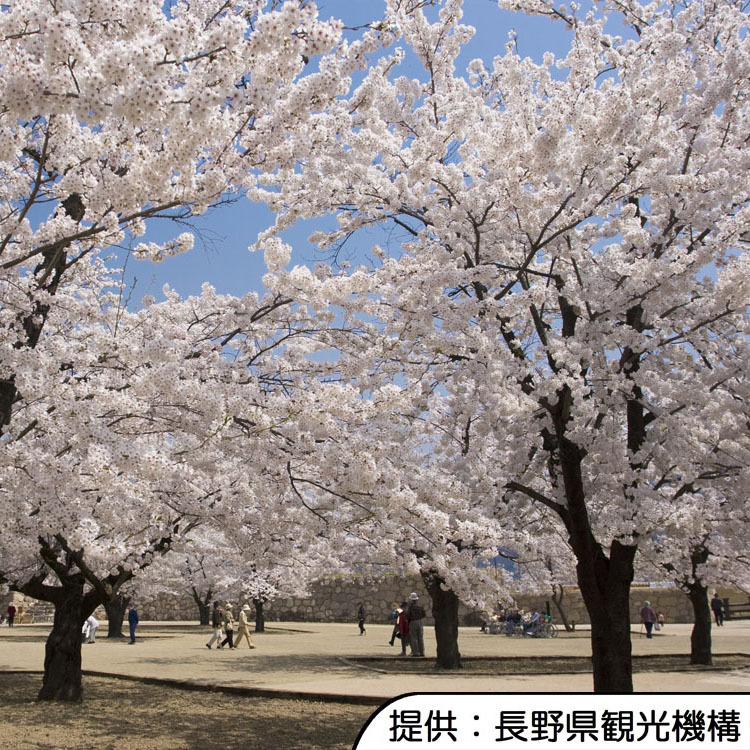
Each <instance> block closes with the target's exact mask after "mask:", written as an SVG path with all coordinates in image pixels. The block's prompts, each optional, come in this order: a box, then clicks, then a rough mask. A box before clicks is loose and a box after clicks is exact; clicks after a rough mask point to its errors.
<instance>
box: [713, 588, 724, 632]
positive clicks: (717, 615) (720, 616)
mask: <svg viewBox="0 0 750 750" xmlns="http://www.w3.org/2000/svg"><path fill="white" fill-rule="evenodd" d="M711 611H712V612H713V613H714V619H715V620H716V624H717V625H718V626H719V627H721V626H722V625H723V624H724V604H723V603H722V601H721V598H720V597H719V592H718V591H716V592H714V598H713V599H711Z"/></svg>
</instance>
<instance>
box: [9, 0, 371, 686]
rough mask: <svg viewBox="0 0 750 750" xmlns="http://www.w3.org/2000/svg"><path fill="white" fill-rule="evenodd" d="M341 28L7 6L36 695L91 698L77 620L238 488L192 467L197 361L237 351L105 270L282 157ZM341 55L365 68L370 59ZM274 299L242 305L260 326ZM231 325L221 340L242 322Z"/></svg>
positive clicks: (159, 254) (15, 492) (21, 493)
mask: <svg viewBox="0 0 750 750" xmlns="http://www.w3.org/2000/svg"><path fill="white" fill-rule="evenodd" d="M339 32H340V25H339V24H338V23H336V22H321V21H319V20H318V19H317V10H316V8H315V6H314V5H313V4H306V3H301V4H298V3H293V2H288V3H285V4H284V5H283V6H280V7H277V4H276V3H266V2H262V1H260V0H247V1H244V2H243V1H241V2H237V3H232V4H229V3H224V2H219V1H218V0H199V1H198V2H190V3H187V2H175V3H169V4H164V3H161V2H158V1H157V0H115V1H114V2H108V3H102V2H100V1H99V0H62V2H57V3H54V4H52V5H50V4H49V3H46V2H43V0H32V1H30V2H12V3H8V4H6V5H4V6H3V8H2V11H0V60H1V61H2V65H0V70H1V71H2V72H1V73H0V89H1V90H2V102H3V104H2V108H0V131H1V132H2V138H1V139H0V140H1V141H2V144H3V145H2V147H0V186H1V191H2V195H1V197H0V331H2V336H0V342H1V346H2V367H1V369H0V426H1V427H2V432H3V434H2V454H3V455H2V458H0V462H2V466H3V488H2V489H3V492H4V493H5V496H6V497H7V498H12V501H10V500H9V502H7V503H5V504H4V507H3V513H4V516H5V518H6V519H8V520H9V521H10V523H9V524H7V526H6V527H5V528H4V529H3V543H2V545H1V547H2V548H1V550H0V560H1V561H2V562H1V564H0V579H2V580H4V581H6V582H7V583H9V584H10V585H11V586H12V587H14V588H17V589H18V590H21V591H25V592H26V593H28V594H30V595H32V596H36V597H39V598H43V599H46V600H48V601H53V602H55V604H56V614H55V625H54V627H53V633H52V635H51V636H50V640H49V641H48V644H47V658H46V661H45V679H44V686H43V688H42V691H41V693H40V697H41V698H60V699H78V698H79V697H80V695H81V688H80V644H78V643H77V641H78V640H80V639H79V638H78V633H77V632H76V629H78V630H80V623H78V624H76V623H77V621H82V618H83V619H85V617H86V615H87V614H88V613H89V612H90V611H92V610H93V608H94V607H95V606H96V605H97V604H98V603H100V602H102V601H105V602H106V601H109V599H110V598H111V597H114V596H116V595H117V591H118V590H119V589H120V587H121V586H122V585H124V584H125V582H126V581H127V580H128V579H129V578H130V577H131V576H133V575H134V574H135V573H137V572H138V571H139V570H140V569H141V568H143V567H146V566H147V565H148V564H150V563H151V562H152V560H153V559H154V557H155V556H158V555H159V554H161V553H163V552H165V551H166V550H167V549H168V548H169V547H170V546H171V544H172V543H173V541H174V540H175V539H176V538H179V536H180V535H181V534H184V533H185V532H186V531H187V530H188V529H189V528H190V527H191V526H192V525H193V524H194V523H195V522H196V519H197V518H198V517H199V516H200V514H201V513H202V512H204V511H205V505H206V504H207V503H208V504H210V503H212V502H219V501H220V500H221V499H222V498H226V497H228V496H229V495H230V494H231V492H232V490H231V487H232V482H235V481H238V479H237V477H234V476H233V474H232V471H231V469H227V472H226V474H224V475H222V474H221V473H220V472H219V471H217V469H218V468H219V467H221V466H222V457H221V455H220V454H216V455H214V456H213V459H214V462H213V466H209V465H208V464H206V463H205V460H210V459H209V457H211V456H212V453H211V450H209V449H207V450H206V451H205V454H204V455H203V456H198V461H197V462H196V463H195V464H191V465H190V466H188V463H189V462H188V460H187V456H188V454H191V452H192V456H196V455H198V453H197V445H198V444H201V443H203V442H205V441H207V440H208V439H209V437H210V433H206V432H201V431H202V430H204V429H205V428H209V427H210V426H211V425H212V422H211V417H210V415H206V414H205V413H201V414H200V416H198V412H199V410H198V409H196V408H195V407H194V406H193V404H195V403H199V404H205V403H209V402H210V400H211V399H210V398H209V396H208V395H207V394H205V393H204V394H203V395H202V396H201V395H200V391H201V386H204V388H207V387H208V386H207V384H208V383H209V382H210V381H211V377H209V376H208V375H207V376H206V378H205V380H204V381H200V380H199V378H200V371H201V370H203V368H204V367H206V368H209V363H211V362H214V361H215V360H218V359H220V355H219V354H218V353H217V352H218V351H220V350H221V346H222V343H221V342H222V340H223V339H219V340H217V341H213V342H212V343H211V344H210V345H208V348H207V351H206V352H201V351H200V348H201V345H200V344H199V343H198V339H200V336H201V335H204V336H205V335H208V336H209V338H210V334H207V332H206V330H205V326H204V325H203V324H204V322H205V321H202V320H200V319H198V320H194V319H192V318H185V319H182V320H179V321H178V319H179V317H180V315H184V314H188V310H187V308H185V307H184V306H183V307H182V308H180V309H179V311H177V308H178V307H179V306H177V307H175V312H174V315H175V317H174V318H172V317H170V315H169V314H166V313H163V308H159V309H158V310H157V309H155V308H151V309H150V310H148V311H143V312H142V313H141V314H140V319H139V318H138V317H136V318H132V317H129V316H128V315H126V314H125V313H124V311H123V310H122V301H123V293H122V291H120V292H119V294H118V295H116V298H115V299H113V298H112V297H111V296H106V295H105V297H104V298H102V296H101V294H100V292H101V291H102V288H103V285H104V286H106V284H108V283H109V282H103V281H102V273H104V272H105V261H104V260H102V259H103V258H105V257H106V252H107V250H108V249H109V248H116V247H119V246H121V245H123V244H126V245H128V246H129V247H130V248H131V250H132V253H133V254H134V256H135V257H136V258H144V259H149V260H153V261H159V260H162V259H164V258H165V257H167V256H169V255H172V254H175V253H179V252H184V251H186V250H188V249H190V247H191V246H192V244H193V238H192V235H191V234H190V233H187V232H186V233H182V234H180V235H179V236H176V237H173V238H172V239H170V240H168V241H167V242H165V243H161V244H159V243H154V242H140V243H138V240H137V238H138V237H140V236H142V235H143V234H144V232H145V231H146V228H147V226H148V224H149V223H150V221H151V220H152V219H157V218H162V219H163V218H166V219H171V220H178V221H180V222H184V221H189V220H190V219H191V218H192V217H195V216H198V215H200V214H202V213H203V212H204V211H205V210H206V209H207V207H209V206H211V205H212V204H214V203H216V202H219V201H221V200H224V199H225V197H226V196H227V195H231V194H232V191H237V190H241V189H246V188H247V187H248V186H249V185H252V184H253V175H254V174H256V173H257V171H258V170H271V171H272V170H274V169H275V168H276V167H277V165H278V164H279V161H280V160H281V161H282V162H283V163H287V162H288V160H289V159H290V153H289V152H288V151H287V145H288V144H287V143H286V141H285V133H286V129H287V128H292V127H298V126H300V125H301V123H303V122H304V121H305V120H306V119H307V118H308V117H309V116H310V115H311V114H312V113H314V112H315V110H316V108H318V107H320V105H321V103H323V102H326V101H327V100H328V99H330V98H331V97H332V96H334V95H335V94H336V92H337V91H338V90H339V89H340V87H341V85H342V82H341V80H339V79H337V78H336V77H334V76H331V75H330V74H329V73H328V72H326V70H325V66H324V65H322V64H316V65H313V66H311V67H310V68H309V69H306V66H307V65H308V64H309V63H310V61H311V60H312V59H315V60H318V61H319V57H318V56H319V55H320V54H321V53H326V52H327V51H328V50H330V49H332V48H333V47H334V46H335V45H336V44H337V42H338V39H339ZM341 54H342V59H344V58H346V59H349V60H350V64H351V65H352V66H353V67H356V64H357V62H356V60H357V57H358V55H359V54H360V53H359V52H358V51H357V49H352V48H351V47H347V49H346V50H343V51H342V52H341ZM347 55H348V57H347ZM209 296H210V295H209ZM205 301H206V302H207V304H209V305H210V304H212V302H210V301H208V299H207V298H206V299H205ZM173 302H175V299H174V296H172V298H170V303H173ZM278 304H279V300H270V302H269V305H268V306H267V307H266V306H264V305H265V303H264V304H261V305H260V306H257V305H256V306H255V307H253V303H252V301H248V300H240V301H238V302H237V305H239V308H242V306H243V305H247V306H248V310H249V312H248V313H247V316H248V320H249V319H250V318H252V316H253V315H255V316H257V319H261V318H263V317H264V316H265V315H266V314H267V313H273V312H274V311H275V310H276V309H277V307H278ZM188 307H189V305H188ZM239 308H234V309H232V310H231V311H230V312H229V315H230V316H231V315H235V314H236V315H238V316H239V317H242V316H243V312H242V310H240V309H239ZM251 308H252V309H251ZM193 312H194V310H193ZM205 312H206V313H208V311H205ZM157 318H159V320H158V322H155V320H156V319H157ZM147 319H149V325H153V326H154V330H153V331H152V332H151V333H149V334H148V335H147V334H146V333H145V327H146V320H147ZM222 319H223V318H222ZM249 322H252V321H249ZM159 326H161V328H160V327H159ZM196 326H197V328H196ZM251 327H252V326H251ZM47 328H49V329H50V330H49V331H46V329H47ZM235 328H236V326H235ZM199 329H203V332H202V334H198V339H196V338H192V337H191V334H190V333H189V331H192V332H193V333H197V331H198V330H199ZM233 330H234V328H232V329H226V330H224V331H222V336H223V337H225V338H226V342H225V344H226V343H228V342H229V341H230V340H231V339H232V337H237V336H239V335H240V334H241V332H242V331H243V329H242V328H240V329H238V330H235V331H234V333H232V331H233ZM172 336H176V337H177V338H176V340H174V339H173V338H172ZM160 340H161V348H158V347H155V346H154V344H155V343H156V342H157V341H160ZM259 340H261V341H266V338H265V336H263V335H261V336H260V338H259ZM204 342H205V339H204ZM120 346H122V347H123V348H122V350H120ZM193 346H197V347H198V349H197V350H192V347H193ZM196 355H197V356H196ZM259 358H261V359H262V357H261V356H260V355H259ZM198 361H199V362H198ZM191 364H192V367H193V370H195V372H193V371H192V370H191V371H190V372H186V371H184V370H181V368H182V367H185V368H187V369H190V368H191ZM209 369H210V368H209ZM193 379H196V380H195V382H194V383H193V384H192V386H190V387H192V388H193V389H194V390H193V392H189V391H190V387H188V383H189V382H192V381H193ZM258 382H262V379H260V380H259V381H258ZM177 384H179V385H180V386H181V387H183V388H184V390H183V391H182V393H181V394H180V396H179V397H176V400H175V402H174V403H172V402H168V401H165V399H169V396H168V394H169V393H170V388H171V387H175V386H176V385H177ZM261 390H262V388H261ZM172 395H173V396H176V394H175V393H172ZM131 399H132V400H131ZM196 399H197V401H196ZM250 400H251V401H252V399H250ZM219 401H220V402H221V399H219ZM222 403H223V402H222ZM118 409H122V411H118ZM199 423H200V428H198V424H199ZM223 424H224V422H223V421H219V422H218V424H217V425H214V429H215V431H217V432H218V431H220V428H221V427H222V426H223ZM149 425H151V426H152V427H153V429H145V428H146V427H147V426H149ZM199 433H200V437H199V436H198V435H199ZM188 435H190V436H191V437H188ZM184 441H187V442H188V443H189V444H190V445H189V448H187V449H186V448H185V442H184ZM193 441H194V442H193ZM180 446H182V447H180ZM181 451H185V452H181ZM207 469H210V471H208V472H207V471H206V470H207ZM222 491H223V493H224V494H222ZM188 508H190V510H188ZM48 576H53V577H54V578H56V580H57V583H56V584H55V585H52V584H51V583H50V582H49V580H48Z"/></svg>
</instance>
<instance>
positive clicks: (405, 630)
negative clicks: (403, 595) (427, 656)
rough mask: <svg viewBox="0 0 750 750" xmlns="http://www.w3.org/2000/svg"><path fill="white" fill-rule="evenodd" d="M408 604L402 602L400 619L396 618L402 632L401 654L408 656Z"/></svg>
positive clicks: (399, 613)
mask: <svg viewBox="0 0 750 750" xmlns="http://www.w3.org/2000/svg"><path fill="white" fill-rule="evenodd" d="M408 606H409V605H408V604H407V603H406V602H401V607H400V608H399V612H398V619H397V620H396V625H398V630H399V633H400V634H401V656H406V644H407V643H408V642H409V620H408V618H407V617H406V608H407V607H408Z"/></svg>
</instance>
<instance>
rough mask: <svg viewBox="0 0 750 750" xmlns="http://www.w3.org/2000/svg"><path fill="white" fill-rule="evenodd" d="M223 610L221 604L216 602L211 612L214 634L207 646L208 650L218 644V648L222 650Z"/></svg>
mask: <svg viewBox="0 0 750 750" xmlns="http://www.w3.org/2000/svg"><path fill="white" fill-rule="evenodd" d="M222 614H223V612H222V609H221V605H220V604H219V602H214V608H213V609H212V610H211V627H212V628H213V629H214V634H213V635H212V636H211V639H210V640H209V641H208V643H207V644H206V648H207V649H210V648H211V646H212V645H213V644H214V642H216V648H221V647H222V646H221V637H222V635H224V634H223V633H222V631H221V619H222Z"/></svg>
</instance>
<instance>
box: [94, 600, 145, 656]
mask: <svg viewBox="0 0 750 750" xmlns="http://www.w3.org/2000/svg"><path fill="white" fill-rule="evenodd" d="M138 622H139V619H138V610H137V609H136V606H135V604H133V603H132V602H131V603H130V604H128V627H129V629H130V642H129V645H131V646H132V645H133V644H134V643H135V630H136V628H137V627H138ZM98 629H99V620H97V619H96V617H94V615H93V613H92V614H90V615H89V616H88V617H87V618H86V621H85V622H84V623H83V627H82V628H81V637H82V639H83V642H84V643H96V631H97V630H98Z"/></svg>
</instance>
